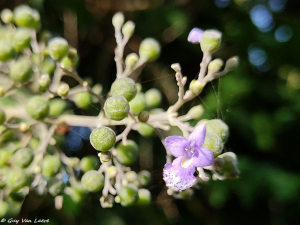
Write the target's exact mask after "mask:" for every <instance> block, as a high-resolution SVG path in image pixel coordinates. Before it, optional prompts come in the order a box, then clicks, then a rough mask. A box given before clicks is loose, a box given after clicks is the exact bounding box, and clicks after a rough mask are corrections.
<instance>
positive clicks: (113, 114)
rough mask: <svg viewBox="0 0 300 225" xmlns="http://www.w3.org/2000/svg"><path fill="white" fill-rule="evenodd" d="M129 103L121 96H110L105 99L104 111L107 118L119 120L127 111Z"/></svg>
mask: <svg viewBox="0 0 300 225" xmlns="http://www.w3.org/2000/svg"><path fill="white" fill-rule="evenodd" d="M129 108H130V107H129V103H128V101H127V100H126V99H125V98H124V97H123V96H119V95H116V96H112V97H109V98H108V99H106V101H105V104H104V111H105V115H106V117H107V118H109V119H111V120H116V121H120V120H122V119H124V118H125V117H126V116H127V115H128V113H129Z"/></svg>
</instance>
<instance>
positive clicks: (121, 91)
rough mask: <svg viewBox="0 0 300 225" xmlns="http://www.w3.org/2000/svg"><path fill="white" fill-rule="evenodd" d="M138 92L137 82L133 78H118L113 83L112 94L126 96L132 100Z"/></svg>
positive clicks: (128, 99)
mask: <svg viewBox="0 0 300 225" xmlns="http://www.w3.org/2000/svg"><path fill="white" fill-rule="evenodd" d="M136 93H137V90H136V86H135V82H134V81H133V80H132V79H131V78H127V77H125V78H120V79H116V80H115V82H114V83H113V84H112V85H111V94H112V96H116V95H120V96H123V97H124V98H126V100H127V101H128V102H129V101H131V100H132V99H133V98H134V97H135V95H136Z"/></svg>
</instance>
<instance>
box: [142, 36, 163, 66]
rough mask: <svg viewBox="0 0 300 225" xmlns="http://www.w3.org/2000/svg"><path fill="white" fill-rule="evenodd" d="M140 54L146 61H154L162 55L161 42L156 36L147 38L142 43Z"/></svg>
mask: <svg viewBox="0 0 300 225" xmlns="http://www.w3.org/2000/svg"><path fill="white" fill-rule="evenodd" d="M139 54H140V57H141V58H142V59H144V60H146V61H149V62H151V61H154V60H156V59H157V58H158V57H159V55H160V44H159V43H158V41H157V40H155V39H154V38H146V39H144V40H143V41H142V42H141V44H140V49H139Z"/></svg>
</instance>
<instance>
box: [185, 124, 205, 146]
mask: <svg viewBox="0 0 300 225" xmlns="http://www.w3.org/2000/svg"><path fill="white" fill-rule="evenodd" d="M205 134H206V127H205V124H200V125H198V126H197V127H196V128H195V130H194V131H193V132H192V133H191V134H190V136H189V138H188V140H189V141H190V142H192V141H194V142H195V146H197V147H198V148H199V147H201V146H202V145H203V144H204V139H205Z"/></svg>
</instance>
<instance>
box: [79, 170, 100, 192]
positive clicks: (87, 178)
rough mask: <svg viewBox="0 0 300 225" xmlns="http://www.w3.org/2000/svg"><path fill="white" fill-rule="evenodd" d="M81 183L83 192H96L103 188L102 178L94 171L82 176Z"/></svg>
mask: <svg viewBox="0 0 300 225" xmlns="http://www.w3.org/2000/svg"><path fill="white" fill-rule="evenodd" d="M81 183H82V186H83V188H84V189H85V190H87V191H89V192H98V191H100V190H101V188H102V187H103V186H104V176H103V175H102V174H100V173H98V172H97V171H96V170H90V171H88V172H86V173H85V174H84V175H83V176H82V178H81Z"/></svg>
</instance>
